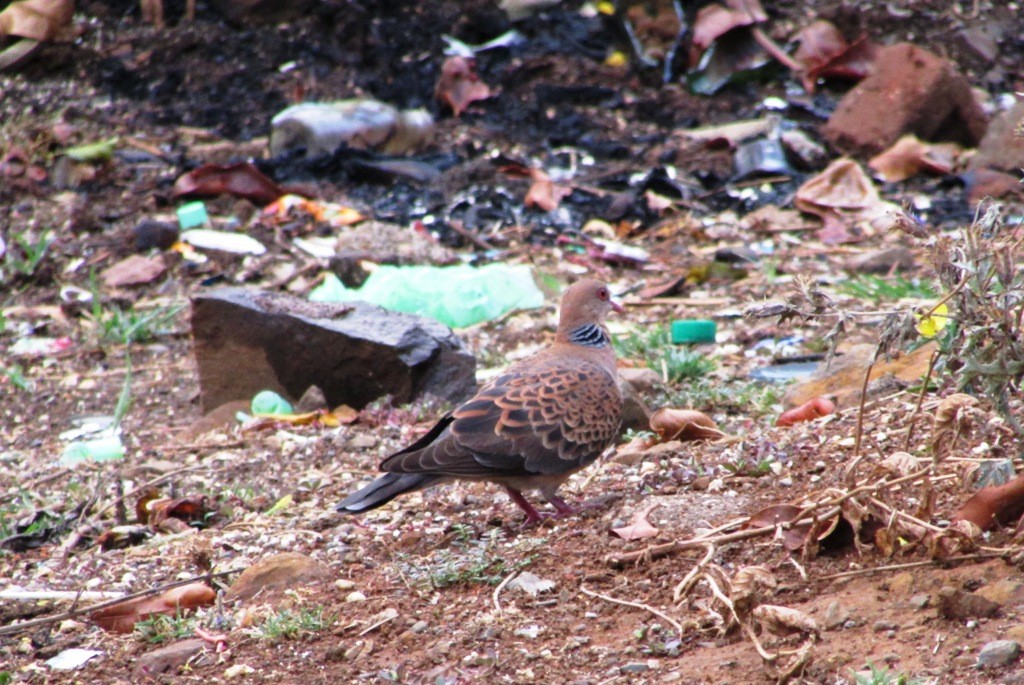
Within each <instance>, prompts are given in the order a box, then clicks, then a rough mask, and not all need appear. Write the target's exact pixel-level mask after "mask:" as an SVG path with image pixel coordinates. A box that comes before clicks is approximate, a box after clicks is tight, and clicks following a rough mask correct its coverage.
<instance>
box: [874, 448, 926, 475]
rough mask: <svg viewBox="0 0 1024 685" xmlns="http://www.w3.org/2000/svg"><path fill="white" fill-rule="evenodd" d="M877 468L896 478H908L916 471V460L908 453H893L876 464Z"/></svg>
mask: <svg viewBox="0 0 1024 685" xmlns="http://www.w3.org/2000/svg"><path fill="white" fill-rule="evenodd" d="M878 468H879V469H881V470H882V471H884V472H885V473H889V474H892V475H893V476H896V477H897V478H902V477H903V476H909V475H910V474H912V473H914V472H915V471H917V470H918V466H917V459H916V458H915V457H914V456H913V455H912V454H910V453H908V452H893V453H892V454H890V455H889V456H888V457H886V458H885V459H883V460H882V461H881V462H880V463H879V464H878Z"/></svg>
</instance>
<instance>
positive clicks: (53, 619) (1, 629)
mask: <svg viewBox="0 0 1024 685" xmlns="http://www.w3.org/2000/svg"><path fill="white" fill-rule="evenodd" d="M241 571H242V569H240V568H238V569H232V570H230V571H217V572H216V573H207V574H205V575H201V576H195V577H194V578H186V579H185V580H176V581H174V582H173V583H167V584H165V585H158V586H156V587H151V588H149V589H148V590H140V591H139V592H133V593H132V594H130V595H125V596H124V597H120V598H118V599H112V600H110V601H109V602H100V603H99V604H93V605H91V606H87V607H82V608H80V609H72V610H70V611H62V612H60V613H59V614H53V615H51V616H45V617H43V618H35V619H32V620H31V621H24V622H22V623H15V624H13V625H9V626H0V637H2V636H4V635H14V634H16V633H20V632H22V631H24V630H28V629H29V628H36V627H38V626H44V625H48V624H50V623H57V622H59V621H64V620H67V619H69V618H74V617H75V616H81V615H82V614H91V613H93V612H94V611H99V610H100V609H106V608H107V607H112V606H116V605H118V604H122V603H124V602H127V601H130V600H133V599H138V598H139V597H148V596H149V595H156V594H159V593H161V592H163V591H164V590H171V589H173V588H176V587H181V586H182V585H188V584H189V583H201V582H204V581H207V580H213V579H214V578H223V577H224V576H228V575H231V574H232V573H240V572H241Z"/></svg>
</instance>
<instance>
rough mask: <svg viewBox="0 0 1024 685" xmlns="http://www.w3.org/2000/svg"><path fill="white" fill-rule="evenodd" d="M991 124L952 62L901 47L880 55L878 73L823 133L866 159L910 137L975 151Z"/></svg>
mask: <svg viewBox="0 0 1024 685" xmlns="http://www.w3.org/2000/svg"><path fill="white" fill-rule="evenodd" d="M986 126H987V120H986V118H985V113H984V112H983V111H982V109H981V106H980V105H979V104H978V102H977V101H976V100H975V99H974V94H973V93H972V92H971V85H970V82H968V80H967V79H966V78H964V76H963V75H962V74H960V73H959V72H958V71H957V70H956V69H955V68H954V66H953V65H952V64H951V63H950V62H949V61H947V60H945V59H943V58H941V57H939V56H938V55H936V54H935V53H932V52H929V51H928V50H925V49H923V48H920V47H918V46H916V45H912V44H910V43H898V44H896V45H892V46H890V47H887V48H884V49H883V50H882V51H881V52H880V53H879V55H878V59H877V60H876V62H875V68H874V71H873V73H872V74H871V75H870V76H868V77H867V78H865V79H864V80H863V81H861V82H860V83H858V84H857V85H856V86H855V87H854V88H853V89H851V90H850V91H849V92H848V93H847V94H846V95H845V96H844V97H843V99H842V100H841V101H840V102H839V105H838V106H837V107H836V110H835V112H833V114H832V116H831V117H830V118H829V120H828V123H827V124H826V125H825V127H824V129H823V131H822V133H823V134H824V136H825V138H826V139H827V140H828V141H829V142H830V143H831V144H832V145H834V146H835V147H837V148H838V149H839V150H841V151H843V152H845V153H847V154H853V155H863V156H866V155H874V154H878V153H879V152H881V151H882V150H884V149H886V148H888V147H889V146H890V145H892V144H893V143H895V142H896V141H897V140H898V139H899V138H900V136H902V135H904V134H906V133H913V134H914V135H916V136H917V137H918V138H921V139H922V140H933V141H934V140H949V141H954V142H958V143H961V144H963V145H966V146H968V147H974V146H975V145H977V144H978V142H979V141H980V140H981V139H982V136H984V135H985V128H986Z"/></svg>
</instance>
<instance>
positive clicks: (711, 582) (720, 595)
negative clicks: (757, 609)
mask: <svg viewBox="0 0 1024 685" xmlns="http://www.w3.org/2000/svg"><path fill="white" fill-rule="evenodd" d="M703 575H704V580H706V581H707V582H708V586H709V587H710V588H711V594H713V595H714V596H715V597H716V598H717V599H718V601H719V602H721V603H722V604H724V605H725V607H726V608H727V609H728V610H729V613H730V614H732V619H733V620H734V621H736V623H738V624H739V625H740V627H741V628H742V629H743V632H744V633H746V635H747V637H748V638H749V639H750V641H751V642H753V643H754V648H755V649H756V650H757V653H758V654H760V655H761V658H762V659H764V660H765V661H766V662H768V663H772V662H773V661H775V660H776V659H778V658H779V654H774V655H773V654H769V653H768V652H767V650H765V648H764V647H763V646H762V645H761V641H760V640H758V639H757V635H755V634H754V631H753V629H752V628H751V627H750V626H748V625H747V624H746V623H745V622H744V621H741V620H740V617H739V616H738V615H737V614H736V607H735V606H734V605H733V603H732V600H731V599H729V598H728V597H726V596H725V593H724V592H722V589H721V588H720V587H718V583H716V582H715V579H714V578H712V577H711V574H710V573H705V574H703Z"/></svg>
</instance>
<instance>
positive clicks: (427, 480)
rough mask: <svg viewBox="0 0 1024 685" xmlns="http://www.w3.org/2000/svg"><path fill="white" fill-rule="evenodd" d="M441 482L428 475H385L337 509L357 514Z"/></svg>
mask: <svg viewBox="0 0 1024 685" xmlns="http://www.w3.org/2000/svg"><path fill="white" fill-rule="evenodd" d="M439 480H441V476H436V475H433V474H427V473H385V474H384V475H383V476H381V477H380V478H378V479H377V480H375V481H373V482H372V483H370V484H369V485H367V486H366V487H364V488H361V489H360V490H357V491H356V492H353V493H352V494H351V495H349V496H348V497H346V498H345V499H343V500H342V501H341V502H340V503H339V504H338V506H337V507H335V509H337V510H338V511H340V512H342V513H349V514H356V513H359V512H361V511H369V510H370V509H376V508H377V507H379V506H383V505H385V504H387V503H388V502H390V501H391V500H393V499H394V498H396V497H398V496H399V495H402V494H405V493H407V492H412V491H414V490H422V489H423V488H426V487H430V486H431V485H433V484H434V483H436V482H438V481H439Z"/></svg>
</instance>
